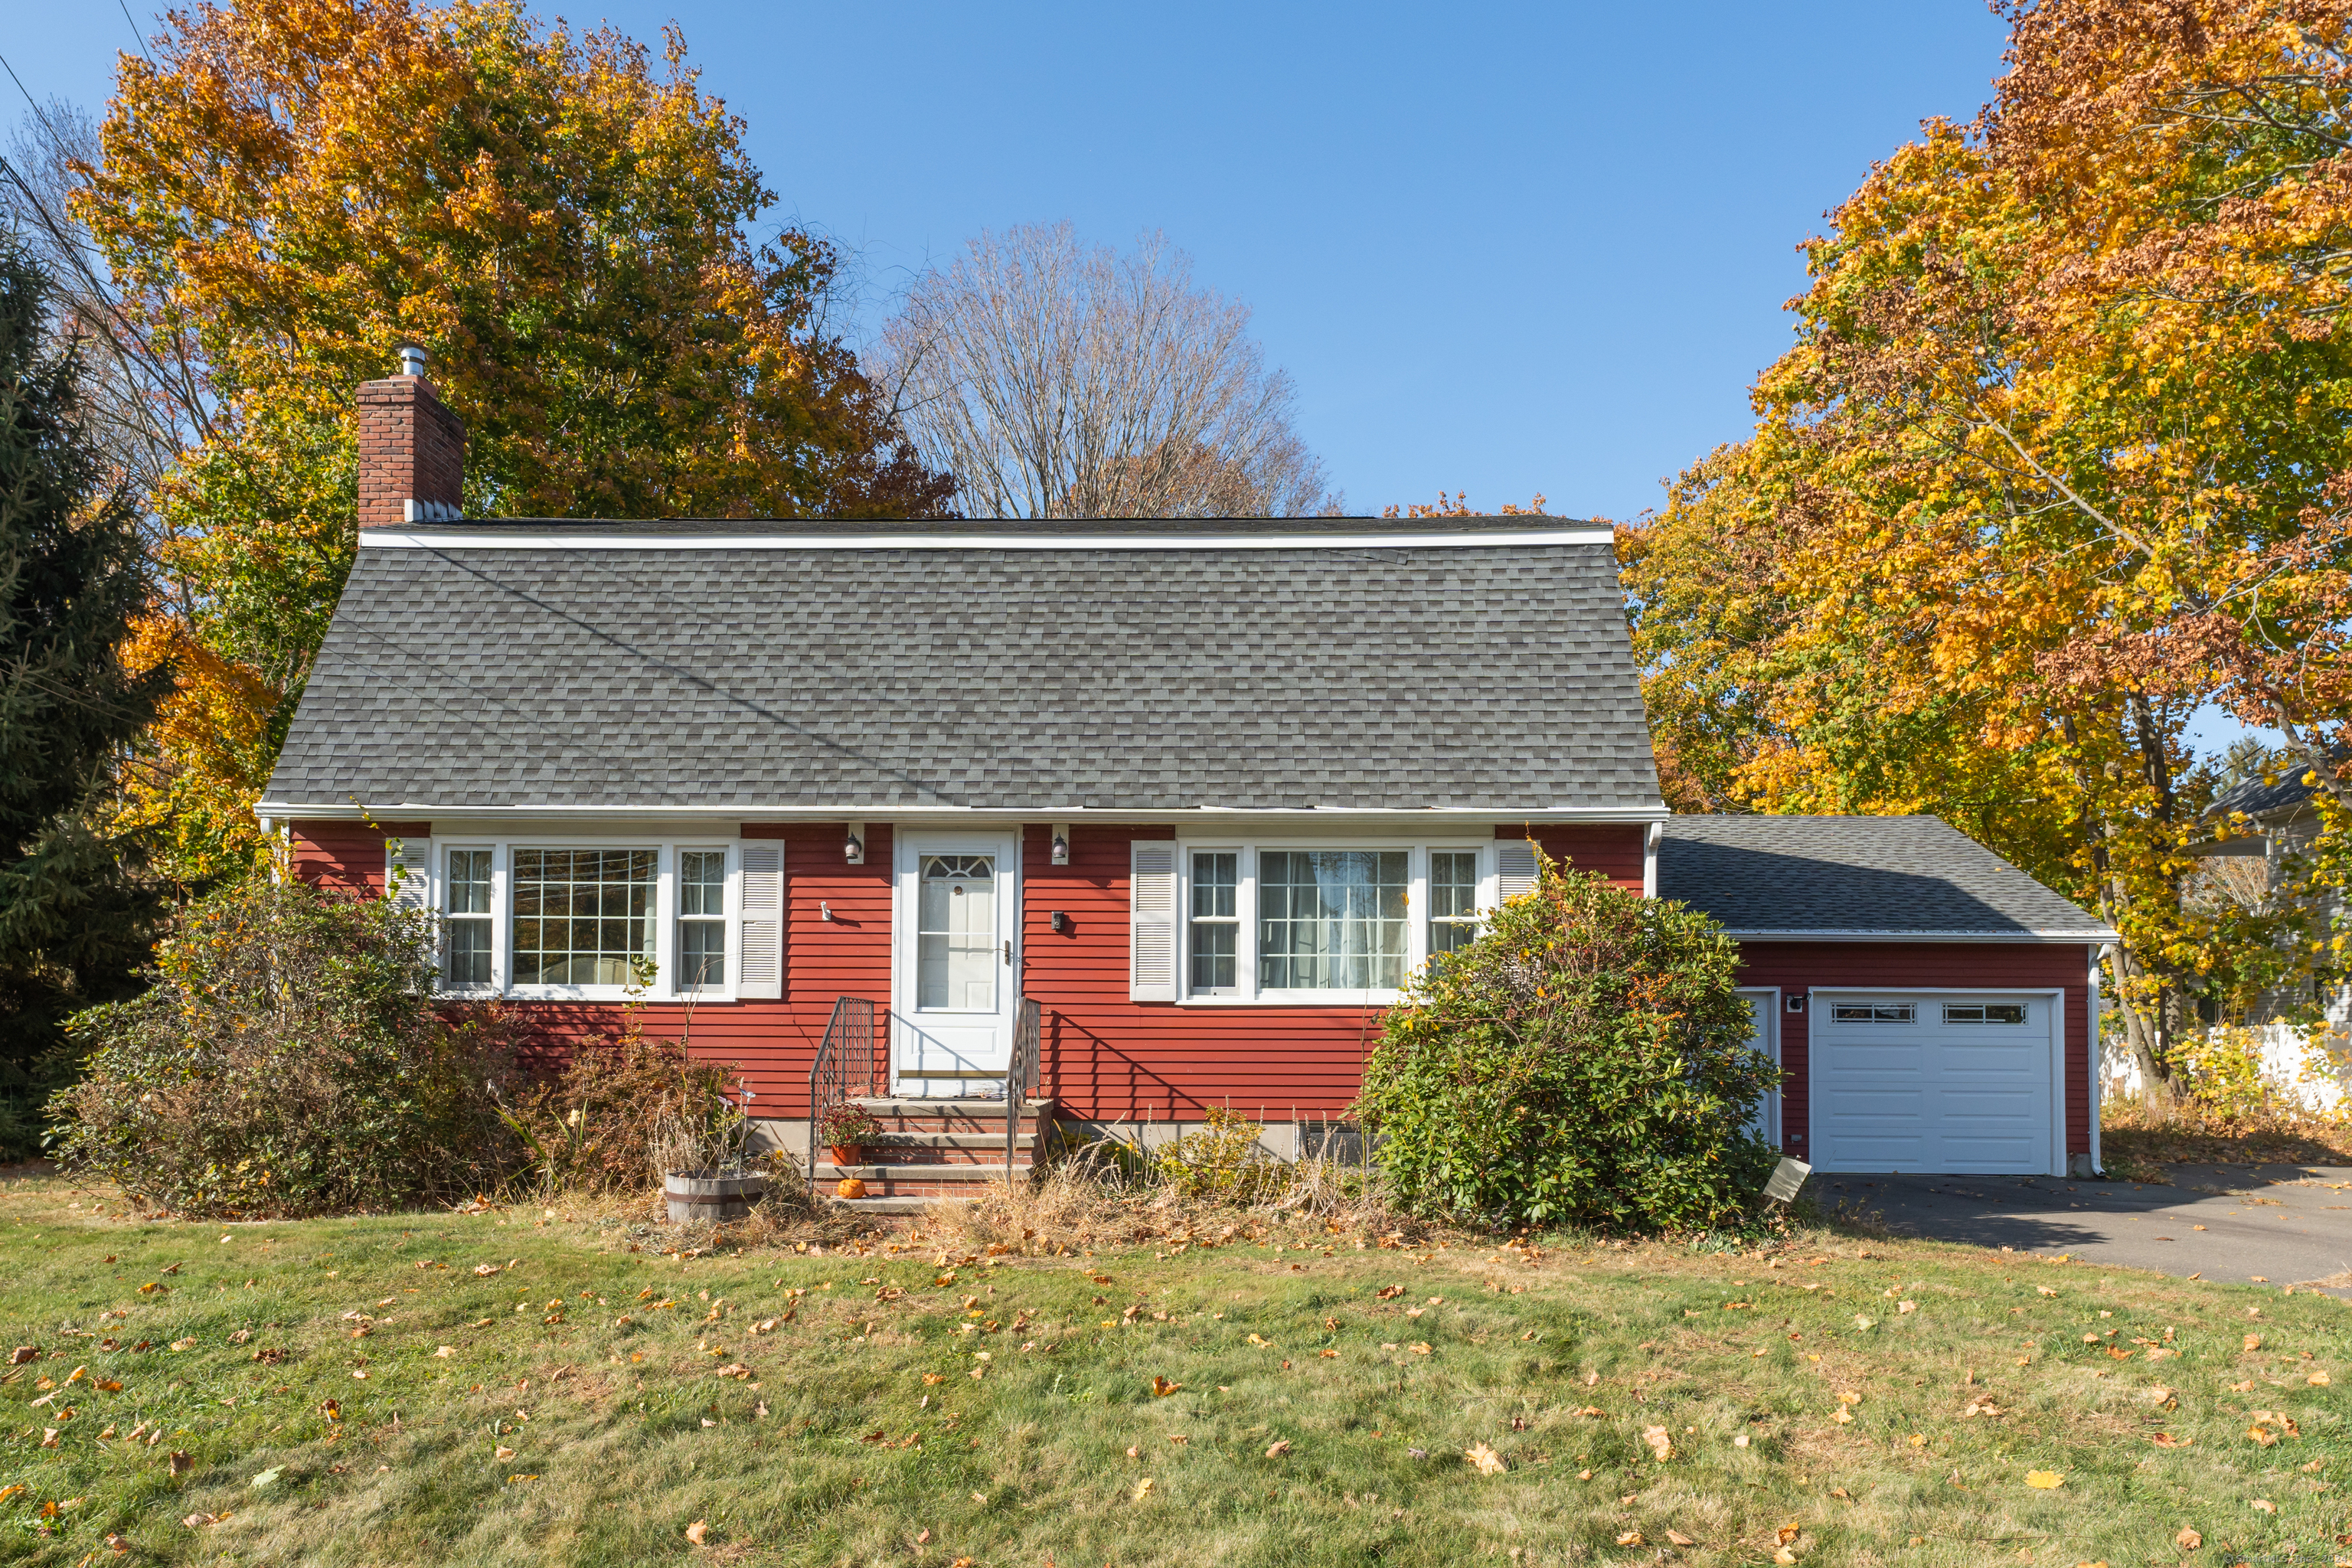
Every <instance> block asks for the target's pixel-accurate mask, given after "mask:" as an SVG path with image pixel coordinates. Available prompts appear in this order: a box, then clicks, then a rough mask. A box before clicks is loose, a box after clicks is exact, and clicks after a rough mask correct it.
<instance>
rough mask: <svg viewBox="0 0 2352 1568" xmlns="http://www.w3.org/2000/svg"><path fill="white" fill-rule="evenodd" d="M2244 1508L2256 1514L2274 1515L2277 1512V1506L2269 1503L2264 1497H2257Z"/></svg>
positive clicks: (2271, 1502)
mask: <svg viewBox="0 0 2352 1568" xmlns="http://www.w3.org/2000/svg"><path fill="white" fill-rule="evenodd" d="M2246 1506H2247V1507H2248V1508H2250V1509H2252V1510H2254V1511H2255V1512H2256V1513H2276V1512H2277V1511H2278V1504H2276V1503H2274V1502H2273V1501H2271V1500H2270V1499H2268V1498H2266V1497H2258V1498H2256V1499H2255V1500H2253V1501H2252V1502H2250V1503H2248V1504H2247V1505H2246Z"/></svg>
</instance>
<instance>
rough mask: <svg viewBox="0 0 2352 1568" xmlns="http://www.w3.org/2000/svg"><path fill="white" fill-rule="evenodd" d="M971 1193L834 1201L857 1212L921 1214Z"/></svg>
mask: <svg viewBox="0 0 2352 1568" xmlns="http://www.w3.org/2000/svg"><path fill="white" fill-rule="evenodd" d="M974 1195H975V1194H971V1193H908V1194H903V1195H901V1196H899V1197H895V1198H835V1199H833V1200H832V1201H833V1203H834V1204H835V1205H837V1206H839V1207H841V1208H845V1209H848V1210H850V1211H851V1212H853V1213H856V1214H921V1213H923V1212H924V1211H925V1210H927V1209H931V1208H936V1207H937V1206H938V1205H940V1204H957V1203H966V1202H969V1201H970V1200H971V1198H972V1197H973V1196H974Z"/></svg>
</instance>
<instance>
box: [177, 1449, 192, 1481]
mask: <svg viewBox="0 0 2352 1568" xmlns="http://www.w3.org/2000/svg"><path fill="white" fill-rule="evenodd" d="M195 1467H196V1462H195V1461H194V1459H191V1458H188V1456H187V1455H185V1454H183V1453H180V1452H179V1451H177V1450H176V1449H175V1450H173V1454H172V1473H173V1475H175V1476H184V1475H186V1474H187V1473H188V1472H189V1471H190V1470H192V1469H194V1468H195Z"/></svg>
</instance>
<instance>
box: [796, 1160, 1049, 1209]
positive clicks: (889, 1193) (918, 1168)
mask: <svg viewBox="0 0 2352 1568" xmlns="http://www.w3.org/2000/svg"><path fill="white" fill-rule="evenodd" d="M1033 1174H1034V1172H1033V1170H1032V1168H1031V1167H1030V1166H1029V1165H1027V1164H1022V1163H1016V1164H1015V1165H1014V1166H1013V1180H1014V1181H1016V1182H1026V1181H1028V1180H1029V1179H1030V1178H1031V1176H1032V1175H1033ZM845 1176H855V1177H856V1178H857V1179H858V1180H859V1181H861V1182H864V1183H865V1184H866V1196H867V1197H872V1198H904V1197H963V1198H976V1197H980V1196H982V1195H983V1194H986V1193H987V1192H988V1190H989V1189H990V1188H991V1187H993V1186H995V1185H997V1184H1000V1183H1002V1182H1003V1180H1004V1165H1003V1162H1002V1161H1000V1162H998V1163H996V1164H993V1165H835V1164H833V1163H829V1162H825V1161H819V1162H818V1163H817V1167H816V1191H817V1195H818V1196H819V1197H833V1196H834V1189H835V1187H836V1186H837V1185H838V1184H840V1182H841V1180H842V1179H843V1178H844V1177H845ZM836 1201H842V1202H848V1201H855V1200H845V1199H837V1200H836Z"/></svg>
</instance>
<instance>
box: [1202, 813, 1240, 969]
mask: <svg viewBox="0 0 2352 1568" xmlns="http://www.w3.org/2000/svg"><path fill="white" fill-rule="evenodd" d="M1241 859H1242V858H1241V857H1240V856H1239V855H1237V854H1235V853H1234V851H1232V850H1230V849H1202V850H1195V851H1194V852H1193V855H1192V919H1191V925H1192V994H1194V995H1215V994H1219V993H1231V992H1233V991H1234V990H1235V989H1237V988H1238V987H1239V985H1240V980H1239V978H1238V976H1236V975H1235V973H1234V962H1235V954H1236V953H1237V952H1239V951H1240V938H1241V929H1242V928H1241V906H1240V903H1239V902H1238V899H1239V896H1240V889H1241Z"/></svg>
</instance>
